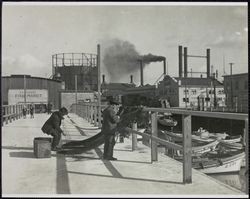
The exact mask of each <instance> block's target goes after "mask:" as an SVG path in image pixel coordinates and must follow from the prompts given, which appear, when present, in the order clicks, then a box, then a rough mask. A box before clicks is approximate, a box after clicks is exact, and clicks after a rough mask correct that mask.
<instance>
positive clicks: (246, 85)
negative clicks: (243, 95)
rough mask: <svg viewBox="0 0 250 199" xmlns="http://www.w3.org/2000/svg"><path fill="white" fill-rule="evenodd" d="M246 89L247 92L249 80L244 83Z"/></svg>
mask: <svg viewBox="0 0 250 199" xmlns="http://www.w3.org/2000/svg"><path fill="white" fill-rule="evenodd" d="M244 88H245V90H247V89H248V82H247V80H245V82H244Z"/></svg>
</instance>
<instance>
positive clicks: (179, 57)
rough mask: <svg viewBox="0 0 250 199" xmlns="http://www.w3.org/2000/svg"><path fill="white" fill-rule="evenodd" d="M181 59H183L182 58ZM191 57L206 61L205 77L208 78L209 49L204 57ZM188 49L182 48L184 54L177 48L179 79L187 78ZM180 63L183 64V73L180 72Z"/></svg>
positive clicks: (180, 48) (180, 47)
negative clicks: (203, 58) (202, 58)
mask: <svg viewBox="0 0 250 199" xmlns="http://www.w3.org/2000/svg"><path fill="white" fill-rule="evenodd" d="M182 57H183V58H182ZM192 57H205V58H206V60H207V77H210V49H209V48H208V49H207V50H206V56H193V55H192ZM187 58H188V49H187V47H184V53H182V46H179V47H178V61H179V77H183V76H184V77H187V76H188V59H187ZM182 61H183V64H184V72H183V71H182V68H183V67H182Z"/></svg>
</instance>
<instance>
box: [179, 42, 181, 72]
mask: <svg viewBox="0 0 250 199" xmlns="http://www.w3.org/2000/svg"><path fill="white" fill-rule="evenodd" d="M179 77H182V46H179Z"/></svg>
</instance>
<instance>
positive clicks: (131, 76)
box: [130, 75, 134, 84]
mask: <svg viewBox="0 0 250 199" xmlns="http://www.w3.org/2000/svg"><path fill="white" fill-rule="evenodd" d="M133 83H134V81H133V75H130V84H133Z"/></svg>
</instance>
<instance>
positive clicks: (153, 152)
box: [151, 112, 158, 162]
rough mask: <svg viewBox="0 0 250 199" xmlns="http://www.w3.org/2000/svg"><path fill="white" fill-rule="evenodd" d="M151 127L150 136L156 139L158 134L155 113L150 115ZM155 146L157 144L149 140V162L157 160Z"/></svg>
mask: <svg viewBox="0 0 250 199" xmlns="http://www.w3.org/2000/svg"><path fill="white" fill-rule="evenodd" d="M151 125H152V126H151V127H152V132H151V135H152V136H155V137H157V134H158V126H157V112H156V113H152V115H151ZM157 145H158V144H157V142H156V141H154V140H153V139H151V162H153V161H157V160H158V156H157V155H158V151H157Z"/></svg>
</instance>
